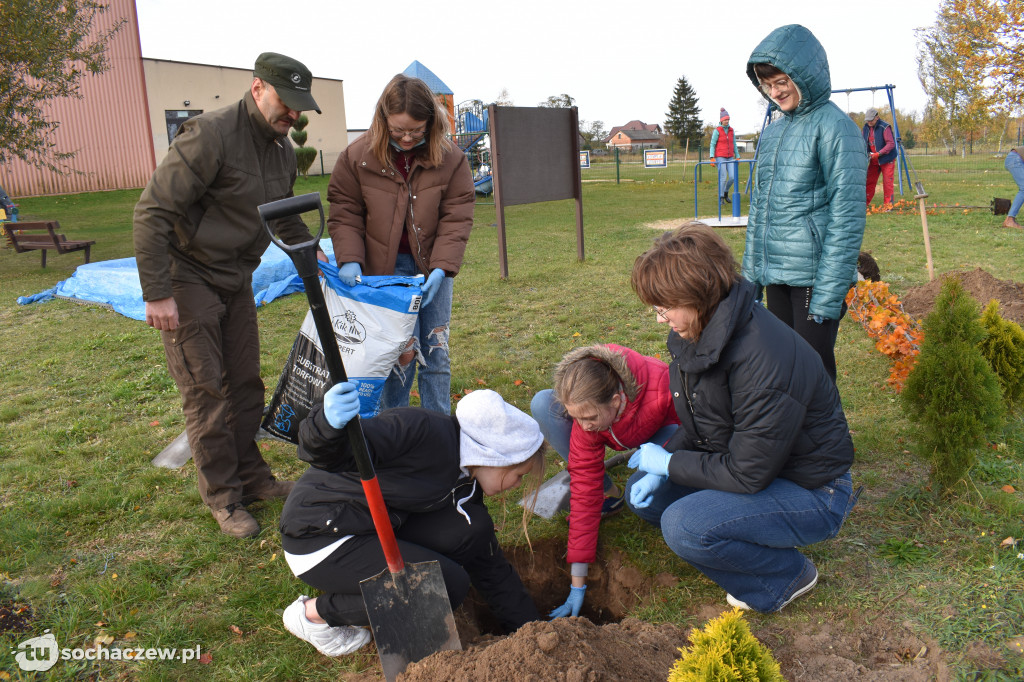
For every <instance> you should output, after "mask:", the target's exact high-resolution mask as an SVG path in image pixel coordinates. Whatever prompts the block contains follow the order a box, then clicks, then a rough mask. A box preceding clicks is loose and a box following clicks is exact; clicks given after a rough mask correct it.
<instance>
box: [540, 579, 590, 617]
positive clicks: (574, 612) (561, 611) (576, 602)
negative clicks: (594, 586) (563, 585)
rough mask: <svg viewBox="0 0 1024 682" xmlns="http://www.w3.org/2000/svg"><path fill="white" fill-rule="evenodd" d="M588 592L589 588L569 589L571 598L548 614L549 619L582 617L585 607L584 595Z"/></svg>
mask: <svg viewBox="0 0 1024 682" xmlns="http://www.w3.org/2000/svg"><path fill="white" fill-rule="evenodd" d="M586 591H587V586H586V585H584V586H583V587H575V586H574V587H572V588H570V589H569V598H568V599H566V600H565V603H564V604H562V605H561V606H559V607H558V608H557V609H555V610H554V611H552V612H551V613H549V614H548V618H551V619H555V618H562V617H563V616H578V615H580V608H581V607H582V606H583V593H584V592H586Z"/></svg>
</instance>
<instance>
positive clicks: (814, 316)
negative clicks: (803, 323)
mask: <svg viewBox="0 0 1024 682" xmlns="http://www.w3.org/2000/svg"><path fill="white" fill-rule="evenodd" d="M811 319H812V320H814V321H815V322H817V323H818V324H821V323H822V322H824V321H825V318H823V317H822V316H821V315H811Z"/></svg>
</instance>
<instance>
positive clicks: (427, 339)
mask: <svg viewBox="0 0 1024 682" xmlns="http://www.w3.org/2000/svg"><path fill="white" fill-rule="evenodd" d="M394 274H396V275H401V276H406V277H411V276H415V275H418V274H420V272H419V269H418V268H417V267H416V261H415V260H414V259H413V257H412V255H410V254H408V253H400V254H398V259H397V260H396V261H395V272H394ZM452 285H453V279H452V278H451V277H445V278H444V279H442V280H441V284H440V285H439V286H438V290H437V293H435V294H434V298H433V299H431V301H430V303H429V304H428V305H425V306H423V307H422V308H420V314H419V317H418V318H417V319H416V328H415V329H414V330H413V333H412V334H413V346H414V348H416V350H417V353H416V360H413V362H410V363H409V364H408V365H405V366H401V365H398V364H396V365H395V367H394V368H393V369H392V370H391V374H389V375H388V378H387V380H386V381H385V382H384V388H383V389H382V391H381V398H380V408H381V409H382V410H384V409H387V408H389V407H405V406H407V405H408V404H409V391H410V390H411V389H412V383H413V379H414V378H415V377H416V374H417V372H418V373H419V380H418V381H417V386H418V388H419V393H420V405H421V406H422V407H425V408H427V409H428V410H434V411H435V412H440V413H442V414H451V409H452V395H451V386H452V366H451V360H450V359H449V357H448V328H449V325H450V323H451V319H452V289H453V286H452ZM417 365H419V366H418V367H417Z"/></svg>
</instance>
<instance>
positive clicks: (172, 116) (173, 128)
mask: <svg viewBox="0 0 1024 682" xmlns="http://www.w3.org/2000/svg"><path fill="white" fill-rule="evenodd" d="M201 113H203V110H202V109H188V110H181V109H175V110H171V109H166V110H164V119H165V120H166V121H167V146H168V147H170V146H171V142H172V141H173V140H174V136H175V135H177V134H178V129H179V128H181V124H182V123H184V122H185V121H187V120H189V119H190V118H192V117H193V116H198V115H199V114H201Z"/></svg>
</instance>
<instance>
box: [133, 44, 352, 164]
mask: <svg viewBox="0 0 1024 682" xmlns="http://www.w3.org/2000/svg"><path fill="white" fill-rule="evenodd" d="M255 59H256V55H253V60H254V61H255ZM142 64H143V69H144V70H145V73H146V91H147V92H148V95H149V115H150V128H151V129H152V131H153V153H154V155H155V157H156V162H157V163H160V161H161V160H162V159H163V158H164V157H165V156H167V148H168V147H169V146H170V140H169V139H168V114H170V116H171V118H172V120H173V119H175V117H177V120H183V119H185V118H186V117H188V116H189V115H194V114H196V113H199V112H205V111H214V110H216V109H221V108H223V107H228V106H234V105H235V104H237V103H238V100H240V99H241V98H242V96H243V95H245V93H246V91H247V90H248V89H249V86H250V85H251V84H252V69H238V68H233V67H227V66H211V65H208V64H192V63H188V62H175V61H168V60H163V59H145V58H144V59H143V60H142ZM312 92H313V98H314V99H316V103H317V104H319V105H320V110H321V111H322V112H323V113H322V114H317V113H316V112H315V111H307V112H306V116H307V117H309V125H307V126H306V133H307V134H308V135H309V137H308V138H307V140H306V146H307V147H314V148H316V149H317V150H318V151H320V152H321V153H322V157H323V172H324V173H325V174H327V175H330V173H331V170H332V169H333V168H334V162H335V160H337V158H338V154H340V153H341V151H342V150H343V149H345V147H347V146H348V132H347V126H346V125H345V92H344V88H343V86H342V81H340V80H335V79H332V78H316V77H315V76H314V78H313V86H312ZM293 144H294V143H293ZM320 172H321V157H320V156H319V155H318V157H317V158H316V159H315V160H314V161H313V165H312V166H310V168H309V174H310V175H319V174H320Z"/></svg>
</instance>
